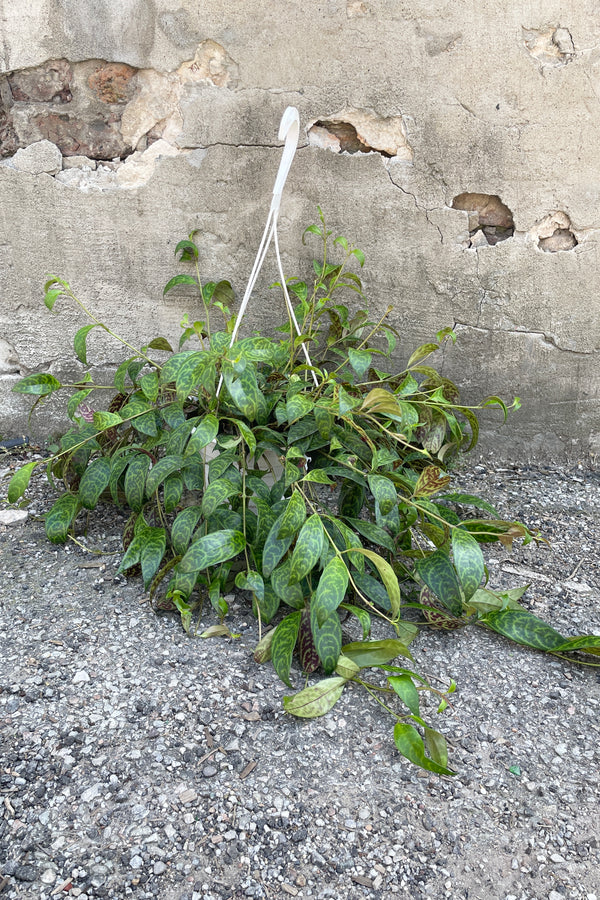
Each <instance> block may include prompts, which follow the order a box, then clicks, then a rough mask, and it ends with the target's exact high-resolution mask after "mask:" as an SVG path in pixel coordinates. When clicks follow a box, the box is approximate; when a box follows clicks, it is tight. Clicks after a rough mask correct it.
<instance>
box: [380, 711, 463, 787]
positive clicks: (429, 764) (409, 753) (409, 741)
mask: <svg viewBox="0 0 600 900" xmlns="http://www.w3.org/2000/svg"><path fill="white" fill-rule="evenodd" d="M394 743H395V744H396V747H397V748H398V751H399V752H400V753H401V754H402V756H404V757H405V758H406V759H408V760H409V761H410V762H412V763H414V764H415V765H416V766H420V768H421V769H425V770H426V771H427V772H435V773H436V774H437V775H456V772H453V771H452V769H449V768H447V766H443V765H440V764H439V763H437V762H435V761H434V760H433V759H430V758H429V757H428V756H426V755H425V745H424V743H423V739H422V737H421V735H420V734H419V732H418V731H417V729H416V728H414V726H413V725H409V724H408V722H397V723H396V725H395V726H394Z"/></svg>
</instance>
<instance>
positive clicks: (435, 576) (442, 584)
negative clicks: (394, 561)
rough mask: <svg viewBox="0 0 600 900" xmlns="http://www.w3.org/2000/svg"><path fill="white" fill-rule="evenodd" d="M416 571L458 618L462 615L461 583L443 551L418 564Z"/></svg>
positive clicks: (427, 557) (437, 551)
mask: <svg viewBox="0 0 600 900" xmlns="http://www.w3.org/2000/svg"><path fill="white" fill-rule="evenodd" d="M415 567H416V570H417V572H418V574H419V575H420V577H421V578H422V579H423V581H424V582H425V584H426V585H427V587H428V588H429V589H430V590H431V591H433V593H434V594H435V595H436V597H437V598H438V599H439V600H440V601H441V602H442V603H443V605H444V606H445V607H446V609H447V610H449V611H450V612H451V613H452V615H453V616H456V617H457V618H458V617H460V616H461V615H462V612H463V601H462V595H461V590H460V583H459V581H458V577H457V575H456V571H455V569H454V566H453V565H452V563H451V562H450V558H449V556H448V555H447V554H446V553H444V551H443V550H436V551H435V552H434V553H432V554H431V555H430V556H426V557H425V559H420V560H418V562H417V563H416V566H415Z"/></svg>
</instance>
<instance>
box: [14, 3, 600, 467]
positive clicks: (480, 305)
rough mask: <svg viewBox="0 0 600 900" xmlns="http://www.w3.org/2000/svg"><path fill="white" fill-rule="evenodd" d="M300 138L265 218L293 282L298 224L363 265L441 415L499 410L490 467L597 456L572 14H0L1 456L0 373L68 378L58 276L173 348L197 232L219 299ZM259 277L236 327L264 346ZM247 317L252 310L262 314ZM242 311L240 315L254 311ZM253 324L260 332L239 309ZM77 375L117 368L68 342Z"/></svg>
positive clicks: (301, 8)
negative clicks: (461, 404)
mask: <svg viewBox="0 0 600 900" xmlns="http://www.w3.org/2000/svg"><path fill="white" fill-rule="evenodd" d="M288 104H293V105H295V106H297V107H298V109H299V110H300V115H301V119H302V125H303V133H302V136H301V147H300V149H299V151H298V153H297V156H296V159H295V161H294V164H293V167H292V171H291V174H290V178H289V181H288V186H287V188H286V193H285V195H284V202H283V207H282V220H281V245H282V251H283V255H284V264H285V266H286V271H287V272H288V273H289V274H298V275H303V274H304V275H306V274H307V272H308V264H309V260H310V249H309V248H303V247H302V246H301V242H300V236H301V233H302V230H303V228H304V227H305V226H306V225H307V224H309V223H310V222H311V221H313V220H314V218H315V215H316V205H317V204H320V205H321V206H322V208H323V209H324V212H325V214H326V216H327V219H328V221H329V223H330V226H331V227H332V228H334V229H336V230H338V231H341V232H342V233H344V234H345V235H346V236H347V237H348V238H349V239H350V240H352V241H353V243H355V244H357V245H358V246H360V247H362V248H363V249H364V250H365V252H366V255H367V265H366V269H365V273H364V274H365V285H366V290H367V294H368V298H369V303H370V307H371V310H372V312H373V313H376V312H377V311H378V310H383V309H385V307H386V306H387V304H388V303H393V304H394V306H395V311H394V314H393V318H394V322H395V324H396V326H397V327H398V328H399V330H400V331H401V333H402V335H403V341H402V345H401V346H400V347H399V349H398V352H397V362H398V365H399V366H400V365H402V363H403V362H404V361H405V360H406V357H407V355H408V353H409V352H410V349H411V348H412V347H413V346H414V345H415V343H417V342H422V341H424V340H428V339H430V338H431V337H432V335H433V334H434V333H435V331H436V330H437V329H438V328H440V327H442V326H444V325H447V324H453V325H455V327H456V331H457V332H458V335H459V341H458V343H457V345H456V346H455V347H453V348H446V349H445V351H444V353H443V357H442V358H441V359H440V363H441V365H443V369H444V372H445V373H446V374H447V375H449V376H450V377H453V378H455V379H456V380H457V381H458V382H459V384H460V385H461V387H462V388H463V393H464V396H465V398H467V399H474V398H476V397H478V396H480V395H482V394H486V393H500V394H502V395H505V396H511V395H512V394H518V395H519V396H520V397H521V398H522V401H523V406H522V409H521V410H520V411H519V412H518V413H516V414H515V415H514V416H512V417H511V420H510V423H509V424H508V425H507V426H505V427H504V428H502V429H500V430H497V429H496V424H497V421H494V420H493V417H492V416H490V417H486V419H485V422H484V428H483V446H484V447H487V448H488V449H492V450H494V451H495V452H497V453H499V454H501V456H502V457H504V458H506V459H511V458H514V457H516V456H521V457H522V456H525V457H527V458H535V459H538V460H544V459H552V458H555V457H557V456H558V457H560V458H565V457H568V458H573V459H588V458H591V459H592V460H595V459H596V458H597V454H598V452H599V451H600V403H599V397H598V395H599V383H600V375H599V374H598V373H599V368H600V367H599V357H600V337H599V333H600V312H599V301H598V296H599V294H600V291H599V288H600V274H599V272H600V267H599V265H598V262H599V255H600V247H599V237H600V213H599V209H600V204H599V201H600V178H599V177H598V176H599V165H598V162H597V147H598V146H599V144H600V141H599V137H600V134H599V132H600V116H599V112H600V20H599V19H598V17H597V4H596V3H595V2H593V0H581V2H580V3H578V4H566V3H564V2H560V0H545V2H543V3H542V2H541V0H533V2H530V3H528V4H526V5H525V6H523V5H522V4H514V3H510V2H509V0H503V2H500V3H498V2H495V0H478V2H474V0H469V2H465V3H461V4H445V3H442V2H440V0H427V2H425V0H416V2H415V0H413V2H411V3H404V2H401V0H324V2H319V3H314V2H310V0H309V2H299V0H298V2H296V0H289V2H287V3H285V4H281V3H280V2H277V0H261V2H258V0H245V2H244V3H243V4H232V3H230V2H227V0H205V2H203V3H202V4H198V3H197V2H195V0H172V2H171V0H152V2H150V0H30V2H29V3H28V4H27V5H26V8H23V5H22V3H21V2H20V0H0V156H1V157H2V162H1V164H0V285H1V287H0V434H4V435H11V434H18V433H22V432H23V431H28V432H29V433H31V434H35V435H39V436H44V435H46V434H47V433H48V432H51V431H56V430H59V429H60V428H61V427H64V425H65V422H64V419H61V418H60V416H59V413H58V410H57V408H56V406H54V405H53V403H52V402H50V403H48V404H47V405H46V406H44V407H42V408H41V409H40V410H38V411H36V413H35V417H34V419H33V421H32V423H30V424H29V425H28V424H27V411H28V405H27V403H26V402H25V401H24V400H23V398H22V397H19V396H18V395H16V394H11V392H10V388H11V387H12V385H13V384H14V383H15V381H16V380H17V378H18V377H19V373H22V374H27V373H30V372H36V371H43V370H50V371H52V372H54V373H55V374H56V375H57V376H58V377H77V376H78V375H80V374H81V369H80V368H78V367H77V365H75V364H74V363H72V362H70V359H71V352H70V347H71V340H72V334H73V333H74V331H75V330H76V328H77V327H78V326H79V325H80V324H83V319H82V318H81V317H80V315H79V313H78V312H77V311H76V310H74V309H73V308H72V307H69V306H68V305H67V304H62V303H61V304H59V305H58V306H57V313H56V315H51V314H50V313H48V311H47V310H45V308H44V307H43V306H42V304H41V284H42V282H43V279H44V275H45V273H46V272H48V271H51V272H55V273H57V274H61V275H64V276H65V277H66V278H67V279H68V280H69V281H70V282H71V284H72V285H73V287H74V288H75V289H76V291H77V293H78V294H79V295H81V297H82V298H85V299H86V300H87V301H88V302H89V304H90V306H91V307H92V308H93V309H94V311H95V312H96V313H98V314H99V315H100V317H102V318H105V319H106V320H107V321H110V323H111V324H112V325H113V326H114V328H115V330H117V331H119V330H121V331H122V332H124V333H127V334H128V335H131V336H132V337H133V338H134V339H138V340H140V341H143V340H145V339H149V338H151V337H152V336H154V335H155V334H157V333H162V334H165V335H166V336H167V337H170V338H171V339H172V340H177V337H178V333H179V329H178V322H179V320H180V318H181V316H182V314H183V312H185V311H188V310H189V311H190V312H194V311H195V308H194V305H193V303H194V301H193V300H192V298H190V297H188V296H186V295H185V293H182V294H180V295H179V296H178V297H177V298H175V297H173V296H172V295H168V297H167V298H166V299H163V298H162V286H163V285H164V283H165V282H166V280H167V279H168V277H169V276H170V275H172V274H174V273H175V272H176V271H177V264H176V262H175V261H174V259H173V256H172V249H173V247H174V246H175V243H176V242H177V240H178V239H180V238H181V237H182V236H184V235H185V234H186V233H187V232H189V231H190V230H191V229H192V228H199V229H200V231H201V235H202V236H201V238H200V245H201V269H202V272H203V274H204V275H205V277H206V278H210V279H217V278H222V277H228V278H230V279H231V280H232V283H233V285H234V288H235V289H236V292H237V294H238V297H239V296H240V295H241V293H242V292H243V289H244V286H245V281H246V279H247V276H248V273H249V270H250V267H251V264H252V261H253V257H254V253H255V250H256V246H257V244H258V241H259V239H260V234H261V232H262V227H263V222H264V219H265V216H266V213H267V211H268V206H269V202H270V195H271V190H272V186H273V180H274V177H275V173H276V170H277V166H278V163H279V158H280V151H279V149H278V146H279V144H278V141H277V140H276V134H277V126H278V122H279V118H280V116H281V113H282V111H283V109H284V108H285V107H286V106H287V105H288ZM272 274H274V273H273V272H272V271H266V272H265V275H264V278H262V280H261V287H260V289H259V290H258V291H257V294H256V298H257V299H256V303H255V305H254V307H253V308H252V310H251V313H250V315H249V318H248V323H247V327H251V326H252V325H260V324H263V325H264V326H266V327H268V326H269V323H270V322H271V320H272V305H273V298H272V296H270V295H269V292H268V288H267V285H268V284H269V282H270V278H271V275H272ZM265 298H266V300H265ZM261 307H262V311H261ZM265 309H268V310H269V312H268V314H265V312H264V310H265ZM89 355H90V359H91V361H92V364H93V368H94V370H95V372H96V371H97V372H98V373H99V374H100V373H102V372H106V373H108V372H109V371H110V368H111V366H113V365H114V364H115V362H116V361H117V360H118V354H117V352H116V350H115V348H114V346H113V345H111V344H110V343H109V342H108V341H105V340H103V339H102V337H101V336H98V335H96V334H95V333H93V334H92V336H91V338H90V354H89Z"/></svg>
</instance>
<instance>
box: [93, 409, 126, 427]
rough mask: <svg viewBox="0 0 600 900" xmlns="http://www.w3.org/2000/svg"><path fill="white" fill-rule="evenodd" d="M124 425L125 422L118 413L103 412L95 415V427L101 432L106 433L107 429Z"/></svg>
mask: <svg viewBox="0 0 600 900" xmlns="http://www.w3.org/2000/svg"><path fill="white" fill-rule="evenodd" d="M122 424H123V420H122V419H121V416H119V415H117V413H111V412H103V411H100V412H95V413H94V426H95V427H96V428H97V429H98V430H99V431H106V429H107V428H116V426H117V425H122Z"/></svg>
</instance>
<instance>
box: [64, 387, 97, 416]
mask: <svg viewBox="0 0 600 900" xmlns="http://www.w3.org/2000/svg"><path fill="white" fill-rule="evenodd" d="M93 390H94V389H93V388H86V389H85V390H82V391H76V392H75V393H74V394H73V395H72V397H70V398H69V402H68V404H67V415H68V417H69V418H70V419H74V418H75V414H76V412H77V410H78V408H79V405H80V404H81V403H83V401H84V400H85V399H86V397H89V395H90V394H91V393H92V391H93Z"/></svg>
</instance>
